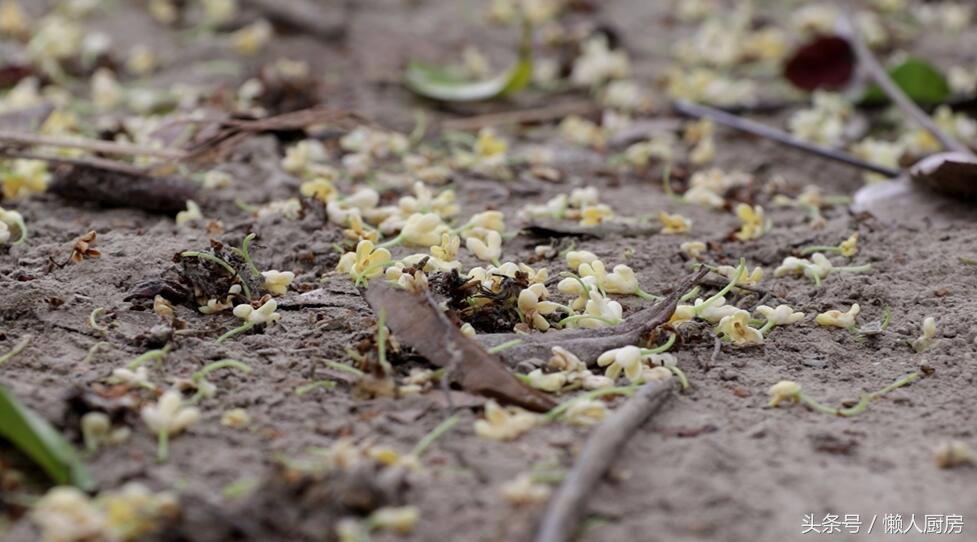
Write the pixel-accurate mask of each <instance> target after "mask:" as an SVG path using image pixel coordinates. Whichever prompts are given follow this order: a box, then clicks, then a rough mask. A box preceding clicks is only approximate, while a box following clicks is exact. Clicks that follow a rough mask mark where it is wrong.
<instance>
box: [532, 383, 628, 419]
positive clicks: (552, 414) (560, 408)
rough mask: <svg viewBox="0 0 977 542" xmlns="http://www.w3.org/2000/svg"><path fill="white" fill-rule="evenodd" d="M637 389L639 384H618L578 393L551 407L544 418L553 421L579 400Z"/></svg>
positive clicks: (620, 393) (623, 393) (622, 393)
mask: <svg viewBox="0 0 977 542" xmlns="http://www.w3.org/2000/svg"><path fill="white" fill-rule="evenodd" d="M637 389H638V386H637V385H630V386H616V387H611V388H599V389H596V390H593V391H591V392H587V393H584V394H582V395H578V396H576V397H574V398H573V399H569V400H567V401H563V402H562V403H560V404H558V405H556V406H555V407H553V408H551V409H550V410H549V411H548V412H547V413H546V414H544V415H543V418H544V419H545V420H546V421H548V422H551V421H553V420H556V419H557V418H559V417H560V416H562V415H563V413H564V412H566V411H567V410H568V409H569V408H570V407H571V406H573V405H574V403H576V402H579V401H592V400H594V399H598V398H600V397H606V396H608V395H631V394H632V393H634V391H635V390H637Z"/></svg>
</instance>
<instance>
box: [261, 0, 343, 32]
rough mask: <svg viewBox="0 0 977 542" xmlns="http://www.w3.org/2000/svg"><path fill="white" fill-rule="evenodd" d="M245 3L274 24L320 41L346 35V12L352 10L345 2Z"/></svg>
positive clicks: (282, 0)
mask: <svg viewBox="0 0 977 542" xmlns="http://www.w3.org/2000/svg"><path fill="white" fill-rule="evenodd" d="M242 3H243V4H244V5H246V6H249V7H251V8H254V9H256V10H258V11H259V12H260V13H261V14H262V15H264V16H265V17H267V18H268V19H270V20H271V21H272V22H275V23H278V24H282V25H285V26H288V27H291V28H294V29H296V30H298V31H300V32H304V33H306V34H309V35H310V36H312V37H314V38H316V39H319V40H324V41H332V40H336V39H339V38H341V37H343V35H344V34H345V33H346V11H347V9H349V8H348V6H347V3H346V1H345V0H343V1H336V0H334V1H332V2H322V1H321V0H320V1H312V0H243V2H242Z"/></svg>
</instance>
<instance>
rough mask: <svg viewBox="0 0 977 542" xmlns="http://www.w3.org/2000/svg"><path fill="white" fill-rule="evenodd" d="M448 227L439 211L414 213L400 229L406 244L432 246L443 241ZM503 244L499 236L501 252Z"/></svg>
mask: <svg viewBox="0 0 977 542" xmlns="http://www.w3.org/2000/svg"><path fill="white" fill-rule="evenodd" d="M448 229H449V228H448V226H446V225H445V224H444V223H443V222H442V221H441V217H440V216H439V215H438V214H437V213H424V214H421V213H414V214H412V215H410V216H409V217H408V218H407V222H405V223H404V227H403V228H401V230H400V236H401V237H402V238H403V240H404V244H406V245H413V246H419V247H431V246H434V245H436V244H438V242H440V241H441V234H442V233H444V232H445V231H447V230H448ZM496 235H498V232H496ZM501 245H502V239H501V238H499V249H500V250H499V252H500V253H501Z"/></svg>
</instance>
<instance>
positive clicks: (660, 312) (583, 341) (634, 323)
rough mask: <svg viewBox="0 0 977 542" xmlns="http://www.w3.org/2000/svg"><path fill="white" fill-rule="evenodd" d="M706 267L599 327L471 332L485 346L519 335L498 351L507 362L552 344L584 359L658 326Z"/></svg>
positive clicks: (536, 354) (542, 352)
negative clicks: (655, 299) (618, 319)
mask: <svg viewBox="0 0 977 542" xmlns="http://www.w3.org/2000/svg"><path fill="white" fill-rule="evenodd" d="M708 272H709V270H708V269H705V268H702V269H700V270H698V271H696V272H694V273H692V274H691V275H689V276H687V277H685V279H683V280H682V282H681V283H680V284H679V285H678V286H677V287H676V288H675V290H674V291H673V292H672V293H670V294H669V295H668V296H667V297H666V298H665V299H662V300H661V301H659V302H658V303H655V305H653V306H651V307H648V308H647V309H642V310H640V311H638V312H636V313H634V314H632V315H631V316H629V317H628V318H627V319H625V320H624V321H623V322H621V323H620V324H618V325H616V326H614V327H606V328H603V329H564V330H560V331H549V332H547V333H539V334H532V335H524V334H518V333H485V334H482V333H480V334H478V335H475V340H476V341H478V342H480V343H482V345H483V346H485V347H486V348H491V347H493V346H498V345H500V344H503V343H507V342H510V341H512V340H514V339H520V340H522V342H521V343H520V344H517V345H516V346H513V347H511V348H506V349H505V350H503V351H501V352H499V356H500V357H501V358H502V359H504V360H505V361H506V362H507V363H509V364H516V363H518V362H520V361H523V360H527V359H530V358H537V359H547V358H549V356H550V354H551V350H552V348H553V347H554V346H560V347H563V348H566V349H567V350H569V351H571V352H573V353H574V354H576V355H577V357H579V358H580V359H581V360H583V361H584V362H591V361H594V360H596V359H597V357H598V356H599V355H601V354H602V353H604V352H606V351H608V350H610V349H612V348H618V347H621V346H625V345H628V344H638V342H639V341H641V339H642V338H643V337H644V336H646V335H647V334H648V333H650V332H651V331H652V330H654V329H655V328H657V327H658V326H660V325H662V324H665V323H667V322H668V319H669V318H671V317H672V313H674V312H675V306H676V305H677V304H678V300H679V298H680V297H681V296H682V295H684V294H685V293H686V292H688V291H689V290H691V289H692V288H693V287H694V286H695V285H696V284H698V283H699V281H700V280H702V277H704V276H705V275H706V273H708Z"/></svg>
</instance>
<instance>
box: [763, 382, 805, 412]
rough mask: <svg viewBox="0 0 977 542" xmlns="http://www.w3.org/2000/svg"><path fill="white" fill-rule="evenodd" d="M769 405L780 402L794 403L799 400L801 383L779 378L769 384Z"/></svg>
mask: <svg viewBox="0 0 977 542" xmlns="http://www.w3.org/2000/svg"><path fill="white" fill-rule="evenodd" d="M769 393H770V403H769V404H770V406H772V407H775V406H777V405H779V404H780V403H796V402H798V401H799V400H800V396H801V385H800V384H798V383H797V382H794V381H791V380H781V381H780V382H777V383H776V384H774V385H773V386H770V391H769Z"/></svg>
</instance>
